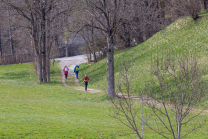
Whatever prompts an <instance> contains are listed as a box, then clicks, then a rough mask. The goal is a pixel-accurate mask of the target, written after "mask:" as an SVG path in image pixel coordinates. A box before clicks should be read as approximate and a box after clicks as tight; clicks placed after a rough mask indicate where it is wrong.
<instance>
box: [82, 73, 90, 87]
mask: <svg viewBox="0 0 208 139" xmlns="http://www.w3.org/2000/svg"><path fill="white" fill-rule="evenodd" d="M83 81H84V83H85V91H87V85H88V81H89V78H88V77H87V74H85V77H84V78H83Z"/></svg>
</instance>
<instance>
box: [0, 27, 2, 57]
mask: <svg viewBox="0 0 208 139" xmlns="http://www.w3.org/2000/svg"><path fill="white" fill-rule="evenodd" d="M1 56H2V44H1V26H0V57H1Z"/></svg>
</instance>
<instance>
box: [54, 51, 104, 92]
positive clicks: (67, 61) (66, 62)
mask: <svg viewBox="0 0 208 139" xmlns="http://www.w3.org/2000/svg"><path fill="white" fill-rule="evenodd" d="M55 60H56V61H59V66H60V68H61V69H63V67H64V66H68V67H69V74H70V75H72V76H74V78H75V74H74V67H75V66H76V65H79V64H82V63H86V62H87V56H86V55H79V56H73V57H65V58H57V59H55ZM61 75H62V83H63V84H64V85H65V86H68V85H67V84H66V82H65V77H64V73H63V72H61ZM79 78H81V77H79ZM75 84H77V85H78V87H77V88H75V89H76V90H81V91H84V90H85V88H84V87H82V86H80V84H79V80H78V79H76V78H75ZM68 87H69V86H68ZM87 92H89V93H101V92H103V91H100V90H96V89H91V88H88V89H87Z"/></svg>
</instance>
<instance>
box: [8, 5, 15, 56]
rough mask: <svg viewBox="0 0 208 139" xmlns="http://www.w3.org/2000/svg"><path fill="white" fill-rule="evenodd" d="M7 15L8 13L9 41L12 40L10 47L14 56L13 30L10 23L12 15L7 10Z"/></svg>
mask: <svg viewBox="0 0 208 139" xmlns="http://www.w3.org/2000/svg"><path fill="white" fill-rule="evenodd" d="M7 13H8V24H9V40H10V47H11V55H13V53H14V52H13V50H14V47H13V38H12V30H11V23H10V14H9V10H8V9H7Z"/></svg>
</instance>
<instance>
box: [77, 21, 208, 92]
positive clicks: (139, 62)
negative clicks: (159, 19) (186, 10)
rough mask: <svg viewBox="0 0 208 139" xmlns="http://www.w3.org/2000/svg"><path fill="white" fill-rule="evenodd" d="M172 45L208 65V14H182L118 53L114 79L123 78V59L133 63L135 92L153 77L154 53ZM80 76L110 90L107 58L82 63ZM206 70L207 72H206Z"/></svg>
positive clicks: (133, 86) (132, 88) (175, 49)
mask: <svg viewBox="0 0 208 139" xmlns="http://www.w3.org/2000/svg"><path fill="white" fill-rule="evenodd" d="M167 49H171V51H173V53H174V54H176V55H177V54H179V53H182V52H185V53H188V54H194V55H195V56H197V57H198V58H199V60H200V64H202V65H204V66H203V67H207V65H208V62H207V57H208V18H207V17H201V18H200V19H198V20H197V21H193V20H192V19H191V18H190V17H183V18H181V19H179V20H177V21H176V22H174V23H172V24H171V25H170V26H168V27H167V28H165V29H164V30H162V31H160V32H158V33H157V34H155V35H154V36H153V37H151V38H150V39H148V40H147V41H146V42H144V43H142V44H140V45H138V46H136V47H134V48H131V49H128V50H124V51H119V52H118V53H116V54H115V56H114V57H115V61H114V62H115V80H116V83H117V82H118V80H120V77H119V75H120V74H119V71H120V67H121V63H122V61H123V59H125V61H127V62H128V63H131V67H130V73H131V74H132V75H134V79H133V81H132V83H131V90H132V92H136V91H135V90H138V89H139V88H142V87H143V85H144V84H145V83H148V82H149V81H150V64H151V55H153V56H154V55H156V53H157V52H159V53H162V51H166V50H167ZM80 67H81V70H80V73H81V77H83V76H84V74H85V73H86V74H87V75H88V77H89V78H90V81H89V87H91V88H97V89H102V90H106V91H107V73H106V59H103V60H101V61H99V62H98V63H95V64H92V65H90V64H82V65H81V66H80ZM207 73H208V72H207V70H205V74H207Z"/></svg>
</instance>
